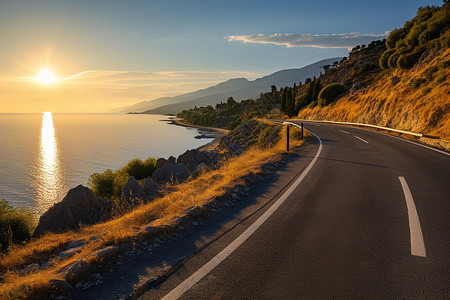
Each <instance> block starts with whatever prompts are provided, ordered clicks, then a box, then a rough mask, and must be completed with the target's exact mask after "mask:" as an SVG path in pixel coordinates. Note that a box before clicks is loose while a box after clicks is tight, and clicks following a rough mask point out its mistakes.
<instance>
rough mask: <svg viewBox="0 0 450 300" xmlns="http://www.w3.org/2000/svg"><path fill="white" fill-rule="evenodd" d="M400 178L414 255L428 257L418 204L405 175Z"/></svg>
mask: <svg viewBox="0 0 450 300" xmlns="http://www.w3.org/2000/svg"><path fill="white" fill-rule="evenodd" d="M398 179H399V180H400V183H401V185H402V188H403V193H404V194H405V199H406V206H407V208H408V218H409V234H410V236H411V254H412V255H414V256H421V257H426V256H427V253H426V251H425V244H424V242H423V235H422V229H421V228H420V221H419V215H418V214H417V210H416V205H415V204H414V199H413V197H412V194H411V191H410V190H409V187H408V184H407V183H406V180H405V178H404V177H402V176H399V177H398Z"/></svg>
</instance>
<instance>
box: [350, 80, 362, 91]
mask: <svg viewBox="0 0 450 300" xmlns="http://www.w3.org/2000/svg"><path fill="white" fill-rule="evenodd" d="M361 87H362V86H361V83H359V82H358V81H357V82H355V83H354V84H353V85H352V87H351V88H350V93H354V92H356V91H357V90H359V89H361Z"/></svg>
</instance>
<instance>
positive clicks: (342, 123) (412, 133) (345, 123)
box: [283, 119, 424, 137]
mask: <svg viewBox="0 0 450 300" xmlns="http://www.w3.org/2000/svg"><path fill="white" fill-rule="evenodd" d="M295 121H300V122H313V123H327V124H339V125H351V126H361V127H371V128H377V129H382V130H387V131H394V132H398V133H403V134H409V135H413V136H417V137H423V136H424V135H423V134H422V133H416V132H410V131H405V130H400V129H394V128H389V127H384V126H377V125H371V124H364V123H353V122H336V121H324V120H302V119H297V120H295ZM285 123H286V124H289V125H296V124H295V123H292V122H283V124H285ZM296 126H299V125H296Z"/></svg>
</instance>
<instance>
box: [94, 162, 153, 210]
mask: <svg viewBox="0 0 450 300" xmlns="http://www.w3.org/2000/svg"><path fill="white" fill-rule="evenodd" d="M156 161H157V159H156V158H153V157H149V158H147V159H146V160H145V161H142V160H140V159H139V158H135V159H133V160H130V161H129V162H128V163H127V164H126V165H125V166H124V167H123V168H121V169H118V170H115V171H113V170H111V169H108V170H106V171H104V172H102V173H94V174H92V175H91V176H90V177H89V181H88V187H89V188H90V189H91V190H92V191H93V192H94V194H95V195H96V196H97V197H99V198H103V199H106V200H109V201H110V202H112V203H113V205H114V206H115V209H116V210H117V209H118V208H119V207H122V205H121V204H120V203H119V201H120V195H121V194H122V190H123V187H124V186H125V184H126V183H127V180H128V178H129V177H130V176H134V178H135V179H136V180H138V181H141V180H143V179H144V178H147V177H151V176H152V174H153V172H154V171H155V169H156Z"/></svg>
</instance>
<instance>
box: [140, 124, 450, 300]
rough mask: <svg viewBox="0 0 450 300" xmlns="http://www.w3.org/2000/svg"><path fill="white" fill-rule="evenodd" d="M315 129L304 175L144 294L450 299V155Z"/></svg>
mask: <svg viewBox="0 0 450 300" xmlns="http://www.w3.org/2000/svg"><path fill="white" fill-rule="evenodd" d="M305 128H306V129H308V130H310V131H311V132H313V133H314V134H316V135H317V137H318V138H317V139H316V141H315V146H314V147H315V149H314V151H313V154H311V155H307V156H305V157H303V159H305V160H307V164H305V166H304V168H303V173H301V175H299V177H298V178H297V180H296V182H294V183H293V185H292V186H291V187H290V188H286V190H285V191H284V194H283V193H281V195H280V197H279V198H278V199H275V201H274V202H273V204H272V205H271V206H268V207H267V208H265V209H264V210H261V212H259V213H258V214H255V216H253V217H251V218H249V219H248V220H246V221H245V222H243V223H242V224H241V225H240V226H237V227H236V228H235V229H234V230H232V231H230V232H229V233H228V234H226V235H225V236H224V237H222V238H221V239H219V240H218V241H217V242H216V243H214V244H213V245H211V246H210V247H208V248H206V249H204V250H203V251H202V252H200V253H198V254H197V255H196V256H195V257H194V258H192V259H190V260H189V261H187V262H186V263H185V264H184V266H183V267H182V268H180V269H179V270H178V271H177V272H176V273H174V274H173V275H172V276H170V277H169V278H168V279H167V280H166V281H165V282H163V283H162V284H161V285H160V286H158V287H157V288H153V289H151V290H149V291H147V292H146V293H145V294H144V295H142V296H141V299H155V298H163V297H165V298H166V299H175V298H181V299H193V298H195V299H196V298H224V299H229V298H257V299H259V298H264V299H267V298H269V299H284V298H369V299H380V298H408V299H410V298H411V299H412V298H414V299H417V298H428V299H430V298H432V299H433V298H439V299H450V273H449V271H450V259H449V258H450V242H449V237H450V210H449V203H450V156H449V155H448V154H445V153H440V152H437V151H433V150H430V149H427V148H425V147H422V146H419V145H417V144H414V143H410V142H406V141H403V140H401V139H399V138H395V137H391V136H387V135H385V134H381V133H377V132H374V131H369V130H364V129H359V128H350V127H342V126H333V125H324V124H321V125H319V124H313V123H308V124H306V125H305ZM296 183H297V184H298V185H296Z"/></svg>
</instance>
